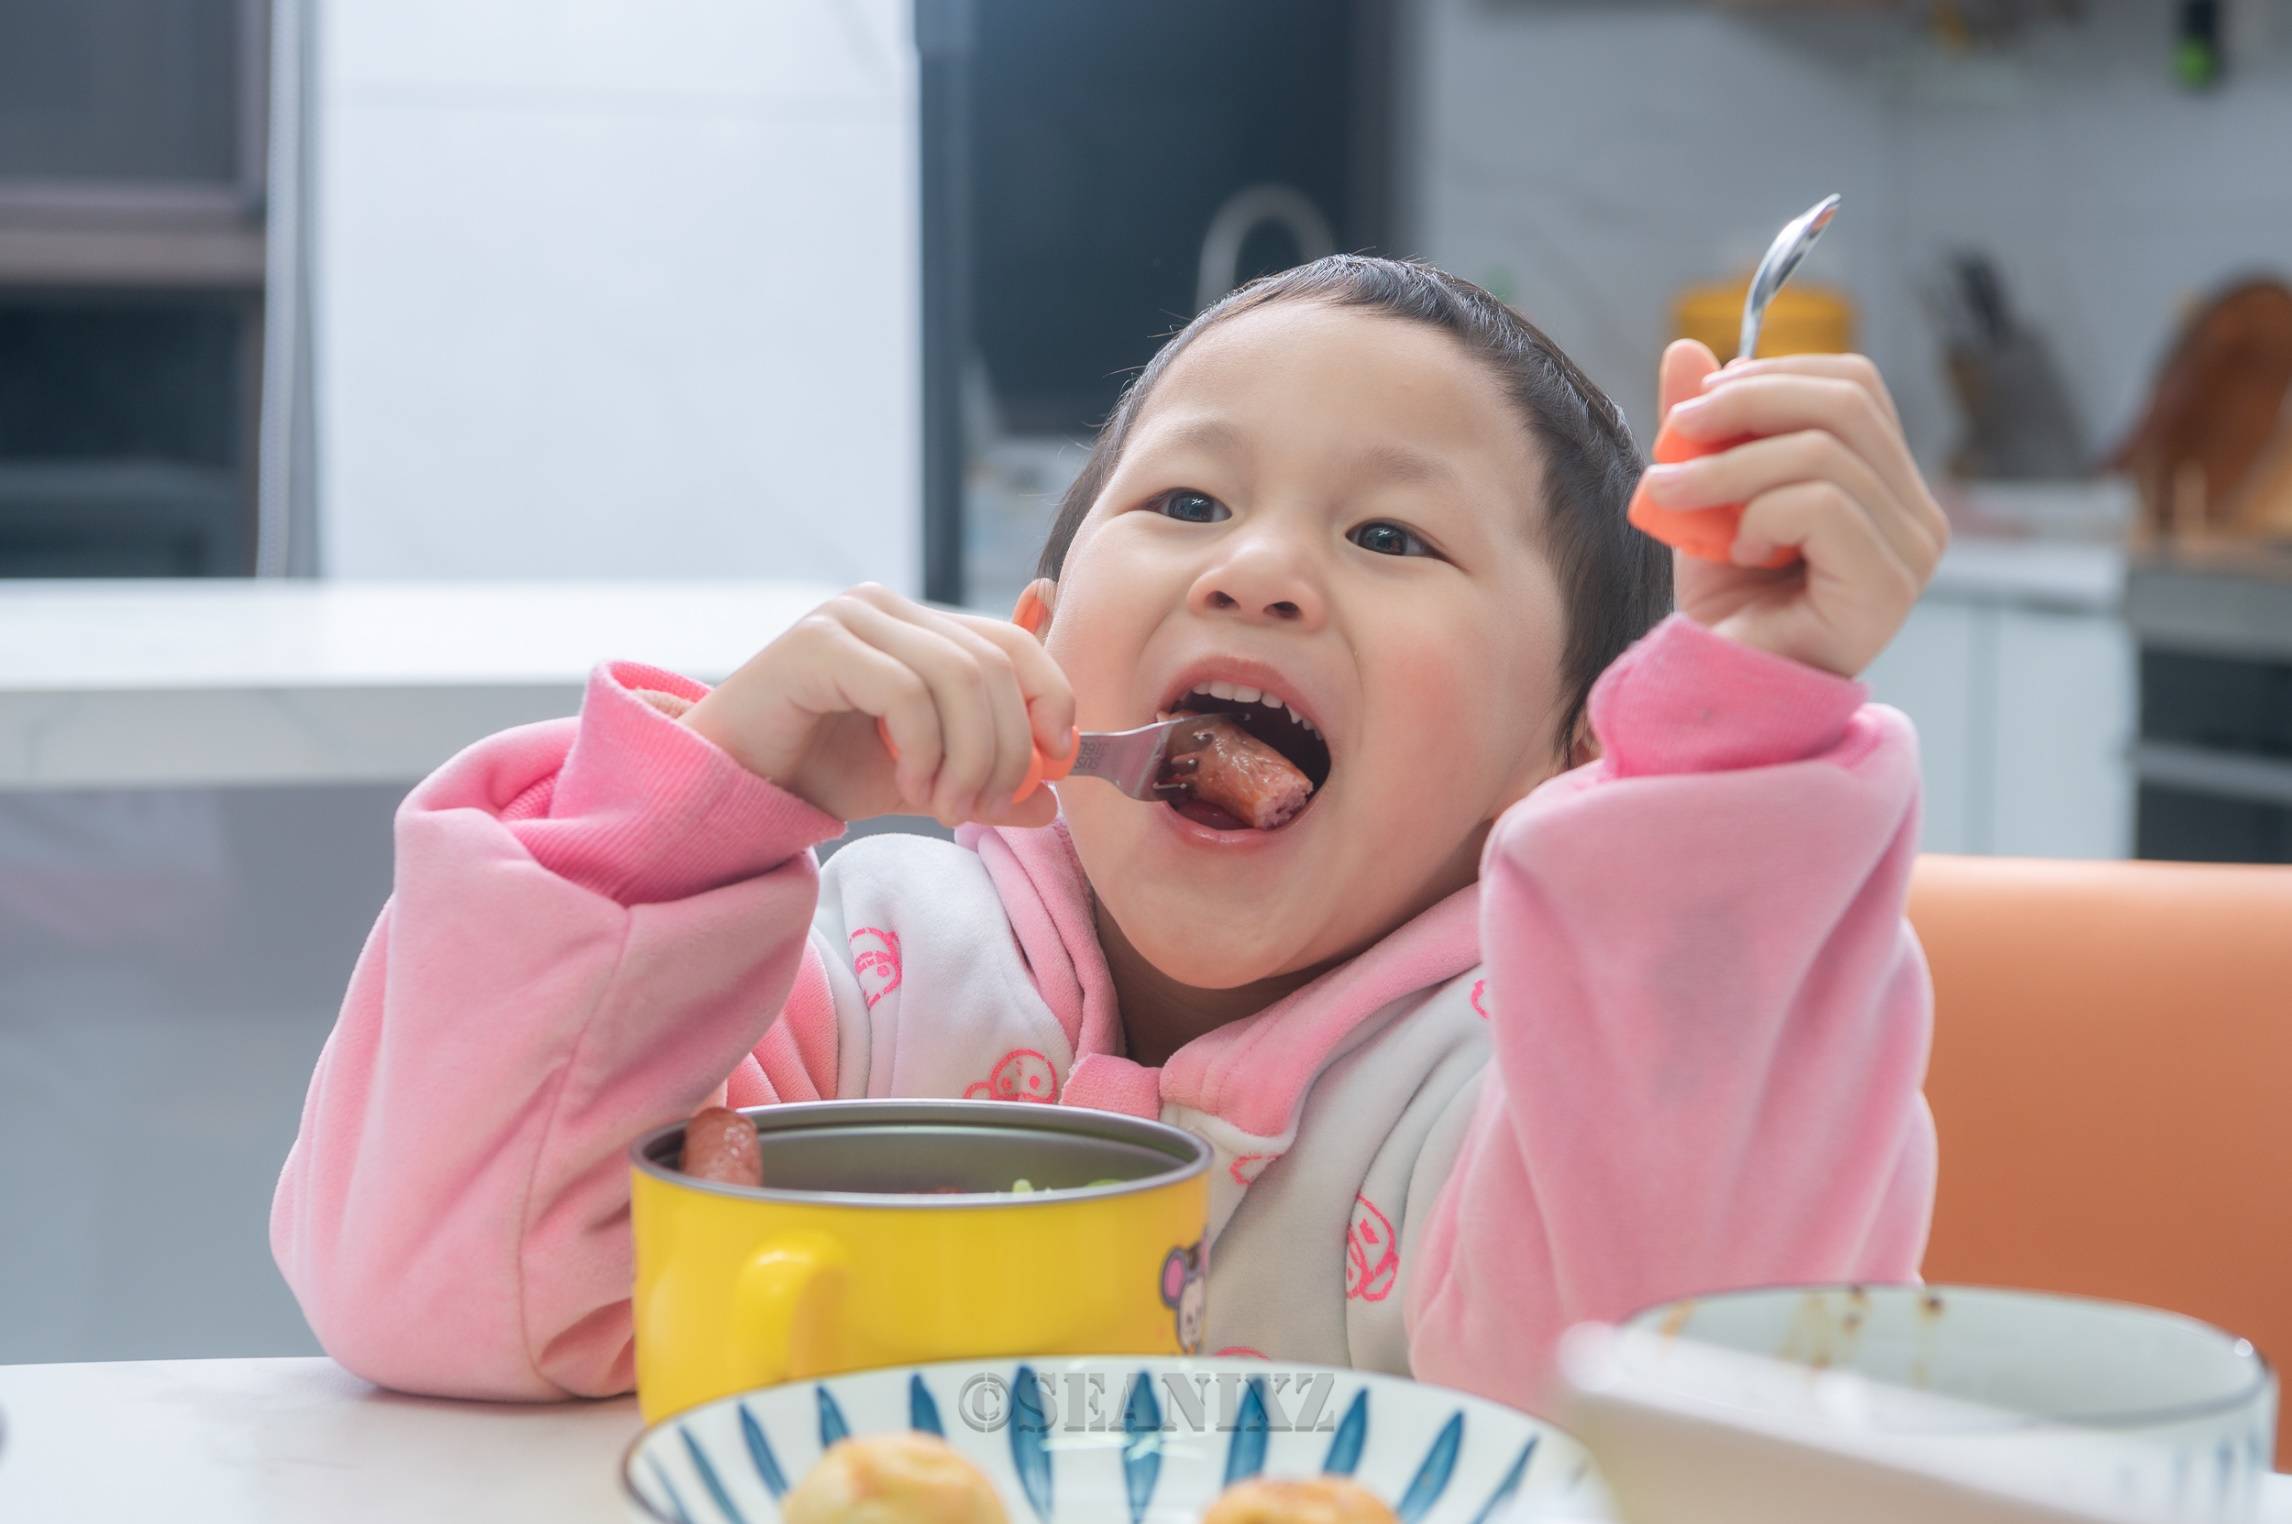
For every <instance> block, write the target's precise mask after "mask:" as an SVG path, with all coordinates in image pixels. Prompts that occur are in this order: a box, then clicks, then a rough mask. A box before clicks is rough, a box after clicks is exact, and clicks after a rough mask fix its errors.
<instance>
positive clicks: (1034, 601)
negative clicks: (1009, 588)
mask: <svg viewBox="0 0 2292 1524" xmlns="http://www.w3.org/2000/svg"><path fill="white" fill-rule="evenodd" d="M1057 599H1058V584H1057V583H1056V582H1053V581H1052V580H1051V579H1050V578H1048V577H1037V578H1035V580H1034V581H1032V582H1030V583H1028V584H1027V590H1026V591H1025V592H1023V593H1021V594H1019V601H1018V602H1017V603H1016V604H1013V605H1012V607H1011V623H1013V624H1015V625H1017V626H1018V627H1019V628H1020V629H1022V630H1024V631H1026V632H1027V633H1028V634H1029V635H1032V636H1034V637H1035V638H1036V639H1037V640H1040V639H1042V637H1043V636H1045V635H1048V634H1049V633H1050V622H1051V606H1052V605H1053V604H1054V603H1055V602H1056V601H1057Z"/></svg>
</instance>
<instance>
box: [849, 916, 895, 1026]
mask: <svg viewBox="0 0 2292 1524" xmlns="http://www.w3.org/2000/svg"><path fill="white" fill-rule="evenodd" d="M851 940H852V973H853V974H855V975H856V976H858V978H859V987H860V993H861V994H862V995H864V996H866V997H867V1008H868V1009H869V1010H871V1011H872V1010H874V1009H875V1003H876V1002H877V1001H878V1000H881V999H882V998H883V997H884V996H886V995H888V994H890V993H891V992H892V991H893V990H895V989H898V988H899V980H900V966H899V933H898V932H896V931H885V930H883V929H882V928H880V927H876V926H862V927H861V928H860V929H859V930H857V931H855V932H853V933H852V939H851Z"/></svg>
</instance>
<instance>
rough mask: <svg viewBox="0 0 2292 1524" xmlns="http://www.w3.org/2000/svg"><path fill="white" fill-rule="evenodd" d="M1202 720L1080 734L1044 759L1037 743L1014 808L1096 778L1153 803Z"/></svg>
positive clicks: (886, 744)
mask: <svg viewBox="0 0 2292 1524" xmlns="http://www.w3.org/2000/svg"><path fill="white" fill-rule="evenodd" d="M1200 719H1201V716H1200V715H1198V714H1194V715H1189V714H1182V715H1177V716H1174V717H1173V718H1171V719H1167V720H1157V721H1155V722H1154V723H1153V724H1151V725H1141V726H1139V727H1138V728H1137V729H1136V730H1076V731H1073V732H1071V733H1070V734H1069V736H1068V739H1067V747H1066V755H1065V756H1062V757H1048V756H1045V755H1043V749H1042V744H1041V743H1040V742H1037V743H1036V745H1035V749H1034V757H1033V758H1032V760H1030V761H1029V762H1028V763H1027V777H1026V781H1025V782H1023V783H1021V784H1020V785H1019V791H1018V792H1017V793H1015V794H1013V795H1012V796H1011V803H1013V804H1021V803H1024V802H1025V801H1026V799H1027V796H1028V795H1030V794H1032V793H1033V792H1034V791H1035V790H1036V789H1038V788H1040V787H1042V786H1043V785H1044V784H1046V783H1056V782H1058V781H1059V780H1060V779H1062V778H1067V777H1076V778H1097V779H1100V780H1101V781H1103V782H1107V783H1111V784H1113V785H1114V786H1115V787H1116V788H1118V789H1120V790H1122V792H1123V793H1125V794H1128V795H1129V796H1130V797H1131V798H1133V799H1143V800H1147V801H1153V800H1157V799H1160V798H1161V797H1162V792H1161V791H1162V789H1163V788H1164V787H1165V786H1166V785H1164V784H1163V783H1162V782H1161V778H1162V771H1163V769H1164V768H1165V767H1166V766H1167V765H1168V764H1169V761H1170V758H1171V756H1172V755H1173V754H1178V755H1182V754H1184V753H1185V752H1187V751H1190V750H1192V749H1193V748H1192V746H1191V745H1189V744H1188V740H1190V738H1188V740H1180V741H1178V742H1177V743H1176V745H1175V748H1173V744H1172V738H1173V736H1174V735H1175V734H1176V732H1177V731H1178V730H1179V729H1180V728H1181V727H1183V726H1184V725H1185V724H1186V722H1187V721H1189V720H1192V721H1196V722H1199V721H1200ZM875 732H876V734H877V735H879V736H881V737H882V738H883V749H884V750H885V751H887V752H889V753H891V758H892V760H893V761H895V762H896V761H898V760H899V748H898V747H896V746H894V745H893V744H892V742H891V730H890V728H889V727H888V726H886V725H885V724H884V723H883V721H881V720H877V721H876V722H875Z"/></svg>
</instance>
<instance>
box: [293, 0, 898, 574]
mask: <svg viewBox="0 0 2292 1524" xmlns="http://www.w3.org/2000/svg"><path fill="white" fill-rule="evenodd" d="M318 55H319V59H320V63H319V66H318V76H319V83H318V88H317V90H316V92H315V93H316V96H317V102H316V107H315V116H316V131H317V166H318V168H317V176H316V179H317V186H316V190H315V198H316V202H317V213H316V216H317V233H316V240H315V241H316V252H315V258H316V261H317V266H318V269H317V277H316V280H317V289H316V294H315V301H316V316H315V325H316V335H315V343H316V349H317V362H316V363H317V382H316V384H317V389H318V409H319V412H318V427H319V440H318V448H319V469H320V477H319V487H318V491H319V515H318V516H319V524H320V539H321V551H320V554H321V558H322V564H323V566H324V569H325V570H326V571H327V572H328V573H330V574H334V575H342V576H351V577H422V578H427V577H439V578H469V577H501V576H510V577H517V576H530V577H538V578H555V577H581V576H629V577H670V578H674V577H687V576H727V575H732V576H741V575H774V574H788V575H797V576H804V577H817V578H822V579H826V580H829V581H835V582H850V581H857V580H861V579H863V578H872V579H875V580H879V581H883V582H887V583H890V584H892V585H894V586H900V587H909V588H912V587H915V586H916V585H918V584H919V582H920V540H921V526H920V507H919V500H920V499H919V468H918V454H919V448H920V446H919V438H920V419H919V414H920V399H919V386H920V381H919V373H920V356H919V337H918V334H919V328H918V320H917V292H916V274H917V255H916V243H917V236H916V210H915V206H916V172H917V171H916V141H915V139H916V86H915V67H914V56H913V45H912V39H911V35H910V7H909V6H908V4H907V3H905V0H770V3H759V0H676V3H674V4H646V3H643V0H485V3H482V4H469V3H465V0H321V3H320V15H319V36H318Z"/></svg>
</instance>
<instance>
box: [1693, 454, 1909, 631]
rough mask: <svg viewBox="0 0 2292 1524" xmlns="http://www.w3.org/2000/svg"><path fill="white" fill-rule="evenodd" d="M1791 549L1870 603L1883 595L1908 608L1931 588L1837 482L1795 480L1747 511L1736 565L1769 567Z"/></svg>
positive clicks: (1738, 533)
mask: <svg viewBox="0 0 2292 1524" xmlns="http://www.w3.org/2000/svg"><path fill="white" fill-rule="evenodd" d="M1786 545H1788V546H1794V547H1796V548H1797V550H1798V552H1799V554H1800V555H1802V556H1804V557H1805V558H1806V563H1807V566H1808V568H1809V575H1810V577H1816V578H1823V579H1827V580H1830V581H1833V582H1839V583H1844V584H1846V585H1847V586H1849V587H1852V588H1854V589H1855V590H1856V592H1857V593H1858V594H1860V595H1862V596H1863V597H1864V598H1865V599H1867V598H1869V597H1870V595H1874V594H1879V595H1883V596H1884V597H1885V598H1886V599H1887V601H1889V602H1890V603H1898V604H1899V606H1900V607H1901V608H1904V609H1907V608H1908V607H1909V606H1910V605H1911V604H1912V603H1914V602H1916V601H1917V598H1918V593H1919V590H1920V589H1921V588H1923V587H1924V586H1925V578H1924V577H1922V576H1920V575H1918V574H1917V573H1915V572H1913V571H1911V569H1910V568H1909V567H1908V566H1906V565H1904V564H1903V562H1902V560H1901V558H1900V557H1898V556H1896V555H1895V554H1894V551H1893V549H1892V548H1891V547H1889V546H1888V545H1887V543H1886V539H1885V536H1883V535H1881V534H1880V533H1879V531H1878V525H1877V524H1876V523H1875V522H1874V521H1873V520H1872V518H1871V516H1870V515H1869V514H1868V513H1867V512H1865V511H1864V510H1863V508H1862V505H1861V504H1859V503H1857V502H1855V501H1854V500H1853V499H1852V498H1851V497H1849V496H1848V495H1847V493H1846V490H1845V489H1844V488H1842V487H1840V486H1838V485H1837V484H1836V483H1834V482H1793V483H1791V484H1790V485H1789V486H1787V487H1778V488H1776V489H1775V490H1774V491H1772V492H1767V493H1762V494H1761V495H1760V496H1758V497H1756V498H1754V499H1752V500H1751V502H1750V503H1749V504H1748V505H1747V506H1746V507H1745V508H1744V510H1743V518H1742V522H1741V523H1740V524H1739V525H1737V526H1736V530H1735V544H1734V548H1733V551H1732V552H1731V554H1732V556H1733V559H1734V562H1735V564H1736V565H1738V566H1760V565H1763V564H1765V563H1766V562H1767V561H1768V560H1769V559H1770V558H1772V556H1773V555H1774V552H1775V551H1776V550H1778V549H1780V548H1782V547H1783V546H1786Z"/></svg>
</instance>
